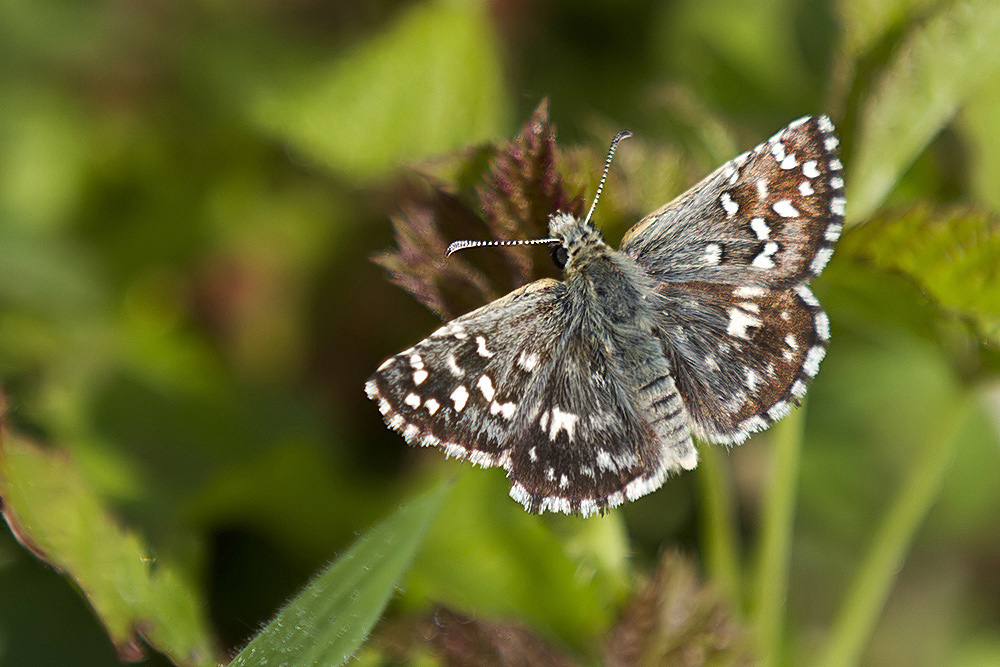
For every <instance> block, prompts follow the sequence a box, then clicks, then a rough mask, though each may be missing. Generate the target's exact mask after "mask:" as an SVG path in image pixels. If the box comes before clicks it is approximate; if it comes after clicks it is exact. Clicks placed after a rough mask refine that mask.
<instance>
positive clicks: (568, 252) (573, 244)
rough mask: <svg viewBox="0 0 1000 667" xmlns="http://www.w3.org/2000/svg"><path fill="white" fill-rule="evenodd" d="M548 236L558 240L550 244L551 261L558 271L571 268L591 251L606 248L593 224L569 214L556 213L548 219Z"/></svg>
mask: <svg viewBox="0 0 1000 667" xmlns="http://www.w3.org/2000/svg"><path fill="white" fill-rule="evenodd" d="M549 235H550V236H551V237H552V238H553V239H556V240H558V243H554V244H552V251H551V254H552V261H554V262H555V263H556V266H558V267H559V268H560V269H565V268H566V267H567V266H571V265H572V264H573V263H574V261H575V260H577V259H578V258H579V257H581V256H582V255H585V254H587V253H588V252H589V251H591V250H593V249H598V248H601V247H606V244H605V243H604V238H603V237H602V236H601V232H600V231H598V230H597V228H596V227H595V226H594V225H593V223H591V222H590V221H589V220H581V219H579V218H577V217H576V216H574V215H571V214H569V213H556V214H554V215H553V216H552V217H551V218H549Z"/></svg>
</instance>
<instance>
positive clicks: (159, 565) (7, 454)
mask: <svg viewBox="0 0 1000 667" xmlns="http://www.w3.org/2000/svg"><path fill="white" fill-rule="evenodd" d="M0 457H2V458H0V496H2V498H3V516H4V519H5V520H6V521H7V524H8V525H9V526H10V528H11V530H12V531H13V533H14V535H15V536H16V537H17V538H18V540H19V541H20V542H21V544H23V545H24V546H25V547H27V548H28V549H30V550H31V551H32V552H34V553H35V555H37V556H38V557H39V558H41V559H43V560H45V561H47V562H48V563H49V564H51V565H52V566H53V567H55V568H56V569H57V570H59V571H61V572H63V573H64V574H66V576H68V577H69V578H70V579H72V580H73V581H74V582H75V583H76V585H77V586H78V587H79V588H80V590H81V592H82V593H83V594H84V595H85V596H86V598H87V601H88V602H89V603H90V604H91V605H92V606H93V608H94V611H95V612H96V613H97V616H98V617H99V619H100V621H101V622H102V623H103V624H104V626H105V628H106V630H107V632H108V635H109V636H110V637H111V640H112V642H114V644H115V648H116V649H117V650H118V653H119V655H120V656H121V657H122V658H123V659H128V660H138V659H142V658H143V657H144V655H145V648H144V646H143V644H142V642H141V641H140V639H139V637H140V635H141V637H142V639H144V640H145V641H146V642H148V643H149V644H150V645H151V646H153V648H155V649H156V650H158V651H160V652H162V653H163V654H165V655H167V656H168V657H169V658H170V659H171V660H173V661H174V663H175V664H177V665H214V664H216V662H215V659H214V658H215V650H214V646H213V640H212V638H211V637H210V635H209V633H208V630H207V622H206V619H205V617H204V615H203V614H204V612H205V601H204V600H203V599H201V597H200V596H199V595H198V594H197V593H196V592H195V591H194V590H193V589H192V587H191V585H190V583H189V582H185V581H184V580H183V578H182V577H181V576H180V575H179V574H178V573H177V572H176V571H175V570H173V569H172V568H171V566H170V564H169V563H166V562H164V561H163V560H160V559H156V558H153V557H151V555H150V554H149V552H148V550H147V549H146V547H145V545H143V543H142V540H141V538H140V537H139V536H138V535H136V534H135V533H132V532H130V531H127V530H125V529H123V528H121V527H120V526H118V525H117V524H116V523H115V521H114V520H113V518H112V517H111V516H109V514H108V513H107V510H106V508H105V507H104V506H103V504H102V502H101V499H100V498H98V496H97V495H96V494H95V493H94V492H93V490H92V489H91V488H90V487H89V486H88V485H87V482H86V481H85V480H84V479H83V478H82V477H81V476H80V474H79V472H78V470H77V468H76V467H75V465H74V464H73V462H72V460H70V458H69V457H68V456H66V455H65V454H63V453H61V452H56V451H50V450H45V449H42V448H40V447H38V446H36V445H34V444H32V443H30V442H28V441H27V440H25V439H24V438H21V437H20V436H18V435H16V434H13V433H9V432H7V433H4V434H3V441H2V449H0ZM154 565H155V567H154Z"/></svg>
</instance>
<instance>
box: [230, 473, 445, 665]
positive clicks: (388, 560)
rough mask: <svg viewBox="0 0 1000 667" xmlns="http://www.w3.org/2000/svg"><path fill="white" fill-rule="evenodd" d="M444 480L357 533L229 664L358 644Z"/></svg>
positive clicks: (308, 658)
mask: <svg viewBox="0 0 1000 667" xmlns="http://www.w3.org/2000/svg"><path fill="white" fill-rule="evenodd" d="M449 486H450V483H448V482H444V483H442V484H441V485H439V486H438V487H437V488H436V489H434V490H433V491H431V492H430V493H428V494H426V495H425V496H423V497H422V498H420V499H418V500H416V501H414V502H412V503H410V504H409V505H407V506H405V507H403V508H401V509H400V510H399V511H398V512H396V514H394V515H393V516H391V517H389V518H388V519H385V520H383V521H382V522H381V523H380V524H378V525H377V526H375V527H374V528H372V529H371V530H369V531H368V532H367V533H366V534H365V535H363V536H362V537H361V538H360V539H359V540H358V541H357V542H355V543H354V545H353V546H352V547H351V549H350V550H349V551H348V552H347V553H345V554H344V555H342V556H341V557H340V558H338V559H337V561H336V562H335V563H333V565H331V566H330V567H328V568H327V569H326V570H324V571H323V572H322V574H320V575H319V576H318V577H316V579H315V580H314V581H313V582H312V583H310V584H309V585H308V586H307V587H306V588H305V590H303V591H302V592H301V593H299V594H298V595H297V596H296V597H295V599H294V600H292V601H291V602H290V603H288V605H287V606H285V607H284V608H283V609H282V610H281V611H280V612H278V615H277V616H275V617H274V619H273V620H272V621H271V622H270V623H268V624H267V627H265V628H264V629H263V630H262V631H261V632H260V633H259V634H258V635H257V636H256V637H254V638H253V639H252V640H251V641H250V643H249V644H248V645H247V646H246V648H244V649H243V650H242V651H240V653H239V655H237V656H236V657H235V658H234V659H233V661H232V662H231V663H230V667H250V666H252V665H258V666H260V667H264V666H265V665H266V666H267V667H320V666H322V667H329V666H332V665H341V664H343V663H344V662H346V661H347V660H348V658H350V657H351V656H352V655H353V654H354V652H355V651H357V650H358V648H359V647H360V646H361V644H362V643H363V642H364V640H365V638H366V637H367V636H368V633H369V632H371V629H372V627H374V625H375V623H376V621H378V619H379V617H380V616H381V615H382V611H383V610H384V609H385V606H386V604H388V602H389V599H390V598H391V597H392V595H393V593H394V592H395V590H396V586H397V585H398V582H399V579H400V577H401V576H402V574H403V573H404V572H405V571H406V569H407V568H408V567H409V566H410V563H411V562H412V561H413V557H414V555H415V554H416V552H417V549H418V548H419V547H420V544H421V542H422V541H423V538H424V535H425V534H426V532H427V528H428V526H430V524H431V520H432V519H433V518H434V517H435V516H436V515H437V511H438V509H439V508H440V506H441V503H442V501H443V500H444V497H445V493H446V492H447V490H448V488H449Z"/></svg>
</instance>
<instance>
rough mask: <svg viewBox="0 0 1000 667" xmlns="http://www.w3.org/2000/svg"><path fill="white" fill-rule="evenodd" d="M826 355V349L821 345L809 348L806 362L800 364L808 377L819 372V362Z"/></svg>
mask: <svg viewBox="0 0 1000 667" xmlns="http://www.w3.org/2000/svg"><path fill="white" fill-rule="evenodd" d="M825 355H826V348H824V347H822V346H821V345H813V346H812V347H810V348H809V352H807V353H806V360H805V361H803V362H802V370H803V371H805V374H806V375H808V376H809V377H812V376H814V375H816V373H817V371H819V362H820V361H822V360H823V357H824V356H825Z"/></svg>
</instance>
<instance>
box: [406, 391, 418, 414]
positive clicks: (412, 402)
mask: <svg viewBox="0 0 1000 667" xmlns="http://www.w3.org/2000/svg"><path fill="white" fill-rule="evenodd" d="M403 402H404V403H406V404H407V405H409V406H410V407H411V408H413V409H414V410H416V409H417V408H419V407H420V397H419V396H417V395H416V394H414V393H412V392H411V393H409V394H407V396H406V398H405V399H403Z"/></svg>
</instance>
